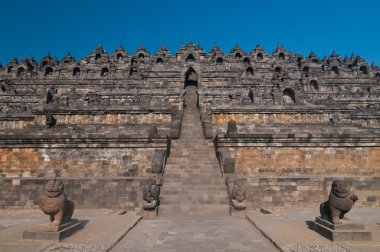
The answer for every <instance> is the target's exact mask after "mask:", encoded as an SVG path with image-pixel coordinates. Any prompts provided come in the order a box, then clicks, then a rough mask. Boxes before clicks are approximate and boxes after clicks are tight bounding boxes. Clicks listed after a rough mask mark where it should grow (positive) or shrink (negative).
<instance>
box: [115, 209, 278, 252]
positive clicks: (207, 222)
mask: <svg viewBox="0 0 380 252" xmlns="http://www.w3.org/2000/svg"><path fill="white" fill-rule="evenodd" d="M111 251H112V252H122V251H123V252H124V251H131V252H132V251H133V252H137V251H183V252H185V251H189V252H190V251H191V252H193V251H199V252H203V251H210V252H212V251H252V252H254V251H262V252H263V251H266V252H272V251H278V250H277V249H276V248H275V247H274V246H273V244H271V243H270V242H269V241H268V240H267V239H266V238H265V237H264V236H263V235H262V234H261V233H260V232H259V231H258V230H257V229H256V228H255V227H254V226H253V225H252V224H251V223H249V222H248V221H247V220H246V219H244V218H233V217H229V216H227V217H221V218H212V219H210V218H209V217H208V218H207V219H200V218H199V219H196V218H193V219H191V218H185V219H182V218H180V219H147V220H143V221H142V222H141V223H140V224H139V225H138V226H137V227H136V228H134V229H133V230H132V231H131V232H130V233H128V235H127V236H126V237H125V239H123V240H122V241H121V242H120V243H119V244H118V245H116V246H115V247H114V249H112V250H111Z"/></svg>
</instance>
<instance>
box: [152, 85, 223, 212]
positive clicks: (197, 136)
mask: <svg viewBox="0 0 380 252" xmlns="http://www.w3.org/2000/svg"><path fill="white" fill-rule="evenodd" d="M186 92H187V93H186V96H185V101H186V107H185V110H184V117H183V120H182V131H181V138H180V139H179V140H173V141H172V148H171V152H170V157H169V158H168V161H167V164H166V166H165V173H164V178H163V186H162V188H161V193H160V206H159V210H158V215H159V216H160V217H161V216H191V217H197V216H199V217H201V216H220V215H224V216H225V215H228V214H229V204H228V195H227V189H226V186H225V184H224V179H223V178H222V175H221V173H220V169H219V163H218V160H217V158H216V156H215V151H214V147H213V144H212V142H211V141H207V140H205V139H204V138H203V132H202V126H201V121H200V116H199V112H198V109H197V107H196V101H197V94H196V87H194V86H189V87H187V89H186Z"/></svg>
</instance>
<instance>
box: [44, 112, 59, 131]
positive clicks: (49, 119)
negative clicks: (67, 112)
mask: <svg viewBox="0 0 380 252" xmlns="http://www.w3.org/2000/svg"><path fill="white" fill-rule="evenodd" d="M45 117H46V125H47V126H48V127H49V128H51V127H53V126H55V124H56V123H57V121H56V119H55V118H54V116H53V115H52V114H47V115H46V116H45Z"/></svg>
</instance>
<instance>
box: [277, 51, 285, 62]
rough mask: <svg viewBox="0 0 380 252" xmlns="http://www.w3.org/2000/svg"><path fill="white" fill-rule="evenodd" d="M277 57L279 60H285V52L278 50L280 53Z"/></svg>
mask: <svg viewBox="0 0 380 252" xmlns="http://www.w3.org/2000/svg"><path fill="white" fill-rule="evenodd" d="M278 58H279V59H280V60H285V53H283V52H280V53H279V54H278Z"/></svg>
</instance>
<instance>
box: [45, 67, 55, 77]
mask: <svg viewBox="0 0 380 252" xmlns="http://www.w3.org/2000/svg"><path fill="white" fill-rule="evenodd" d="M44 74H45V76H53V75H54V70H53V68H52V67H49V66H48V67H46V68H45V73H44Z"/></svg>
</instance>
